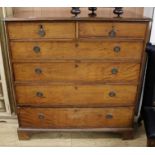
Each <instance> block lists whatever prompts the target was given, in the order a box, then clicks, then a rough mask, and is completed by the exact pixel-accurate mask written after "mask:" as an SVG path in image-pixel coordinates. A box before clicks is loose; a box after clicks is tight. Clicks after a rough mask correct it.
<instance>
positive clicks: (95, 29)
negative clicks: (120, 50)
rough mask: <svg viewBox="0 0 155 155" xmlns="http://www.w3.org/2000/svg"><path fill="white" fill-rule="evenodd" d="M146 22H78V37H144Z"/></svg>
mask: <svg viewBox="0 0 155 155" xmlns="http://www.w3.org/2000/svg"><path fill="white" fill-rule="evenodd" d="M146 27H147V24H146V23H132V22H131V23H127V22H120V23H119V22H115V23H114V22H106V23H105V22H104V23H103V22H80V23H79V36H80V37H112V38H114V37H135V38H144V37H145V32H146Z"/></svg>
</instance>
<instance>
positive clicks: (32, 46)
mask: <svg viewBox="0 0 155 155" xmlns="http://www.w3.org/2000/svg"><path fill="white" fill-rule="evenodd" d="M10 48H11V55H12V58H13V60H21V59H28V60H32V59H114V60H118V59H122V60H124V59H126V60H128V59H130V60H139V61H140V60H141V54H142V52H143V42H141V41H139V42H138V41H79V42H68V41H67V42H66V41H65V42H62V41H61V42H54V41H52V42H49V41H48V42H45V41H40V42H35V41H32V42H15V41H14V42H11V43H10Z"/></svg>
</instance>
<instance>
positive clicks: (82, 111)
mask: <svg viewBox="0 0 155 155" xmlns="http://www.w3.org/2000/svg"><path fill="white" fill-rule="evenodd" d="M148 25H149V19H147V18H137V19H130V18H98V17H94V18H90V17H87V18H84V17H79V18H73V17H68V18H42V19H37V18H32V19H29V18H24V19H21V18H20V19H18V18H11V19H6V29H7V33H8V41H9V56H10V63H11V69H12V77H13V81H12V82H13V85H14V90H13V91H14V94H15V100H16V105H17V115H18V120H19V128H18V135H19V139H28V138H29V136H30V133H33V132H40V131H113V132H121V133H123V136H124V138H129V137H131V136H132V132H133V129H134V116H135V113H136V107H137V106H138V103H139V98H140V94H141V84H142V79H143V70H144V65H145V54H144V50H145V44H146V42H147V35H148Z"/></svg>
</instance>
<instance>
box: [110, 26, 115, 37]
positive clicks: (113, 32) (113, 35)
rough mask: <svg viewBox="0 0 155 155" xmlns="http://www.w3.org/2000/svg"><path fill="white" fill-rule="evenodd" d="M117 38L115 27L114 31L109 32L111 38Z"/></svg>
mask: <svg viewBox="0 0 155 155" xmlns="http://www.w3.org/2000/svg"><path fill="white" fill-rule="evenodd" d="M115 36H116V31H115V29H114V27H112V30H111V31H110V32H109V37H112V38H113V37H115Z"/></svg>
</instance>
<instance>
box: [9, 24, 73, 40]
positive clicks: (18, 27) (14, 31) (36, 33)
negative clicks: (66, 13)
mask: <svg viewBox="0 0 155 155" xmlns="http://www.w3.org/2000/svg"><path fill="white" fill-rule="evenodd" d="M7 29H8V35H9V38H10V39H40V38H42V39H43V38H48V39H50V38H55V39H56V38H64V39H65V38H67V39H70V38H71V39H72V38H75V23H74V22H65V23H64V22H9V23H7Z"/></svg>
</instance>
